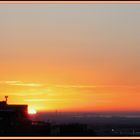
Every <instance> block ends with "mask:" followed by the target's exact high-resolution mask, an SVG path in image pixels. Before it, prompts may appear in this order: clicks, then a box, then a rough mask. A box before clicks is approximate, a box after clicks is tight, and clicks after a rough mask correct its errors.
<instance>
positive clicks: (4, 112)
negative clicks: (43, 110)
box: [0, 96, 28, 120]
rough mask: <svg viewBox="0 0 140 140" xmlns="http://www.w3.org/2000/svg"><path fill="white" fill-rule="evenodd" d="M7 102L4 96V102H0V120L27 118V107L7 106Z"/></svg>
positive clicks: (6, 97)
mask: <svg viewBox="0 0 140 140" xmlns="http://www.w3.org/2000/svg"><path fill="white" fill-rule="evenodd" d="M7 100H8V96H5V101H0V120H5V119H9V120H11V119H13V120H14V119H27V118H28V105H17V104H8V103H7Z"/></svg>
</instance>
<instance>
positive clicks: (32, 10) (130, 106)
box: [0, 4, 140, 111]
mask: <svg viewBox="0 0 140 140" xmlns="http://www.w3.org/2000/svg"><path fill="white" fill-rule="evenodd" d="M139 16H140V5H139V4H82V5H80V4H0V20H1V22H0V30H1V32H0V50H1V51H0V68H1V69H0V99H1V100H2V99H3V96H4V95H8V96H9V103H17V104H20V103H25V104H28V105H29V107H31V108H35V109H37V110H46V111H48V110H65V111H108V110H113V111H140V109H139V106H140V103H139V97H140V74H139V70H140V56H139V52H140V47H139V45H140V41H139V35H140V29H139V24H140V18H139Z"/></svg>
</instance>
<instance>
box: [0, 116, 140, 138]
mask: <svg viewBox="0 0 140 140" xmlns="http://www.w3.org/2000/svg"><path fill="white" fill-rule="evenodd" d="M61 117H62V116H61ZM64 118H65V117H64ZM80 120H81V122H80V121H79V122H76V121H75V122H61V123H55V122H49V121H48V122H47V121H46V122H45V121H36V120H31V119H16V120H14V119H10V118H5V119H3V120H0V135H1V136H140V118H124V117H110V118H105V117H91V118H88V119H84V118H80ZM86 121H87V123H86Z"/></svg>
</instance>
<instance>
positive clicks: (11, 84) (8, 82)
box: [0, 81, 43, 87]
mask: <svg viewBox="0 0 140 140" xmlns="http://www.w3.org/2000/svg"><path fill="white" fill-rule="evenodd" d="M0 83H1V84H7V85H10V86H24V87H42V86H43V84H40V83H30V82H22V81H0Z"/></svg>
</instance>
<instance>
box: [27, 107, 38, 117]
mask: <svg viewBox="0 0 140 140" xmlns="http://www.w3.org/2000/svg"><path fill="white" fill-rule="evenodd" d="M36 113H37V111H36V110H35V109H33V108H31V109H28V114H30V115H32V114H36Z"/></svg>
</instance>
